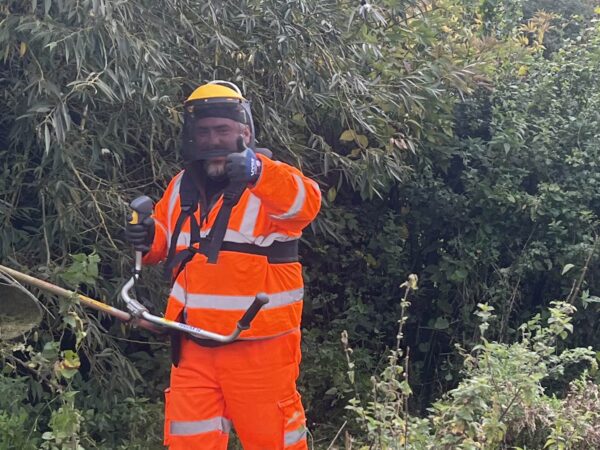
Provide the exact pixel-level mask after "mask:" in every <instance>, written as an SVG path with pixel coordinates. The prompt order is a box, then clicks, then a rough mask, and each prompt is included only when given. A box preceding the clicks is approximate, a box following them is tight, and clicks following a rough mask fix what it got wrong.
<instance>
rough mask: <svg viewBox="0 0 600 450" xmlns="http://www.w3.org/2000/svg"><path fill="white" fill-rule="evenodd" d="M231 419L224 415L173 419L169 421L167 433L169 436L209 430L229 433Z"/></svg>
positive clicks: (187, 434)
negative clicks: (191, 419) (183, 419)
mask: <svg viewBox="0 0 600 450" xmlns="http://www.w3.org/2000/svg"><path fill="white" fill-rule="evenodd" d="M230 430H231V421H230V420H229V419H226V418H225V417H213V418H212V419H207V420H193V421H179V420H177V421H175V420H172V421H171V423H170V428H169V433H170V435H171V436H190V435H193V434H200V433H208V432H210V431H221V432H223V433H229V431H230Z"/></svg>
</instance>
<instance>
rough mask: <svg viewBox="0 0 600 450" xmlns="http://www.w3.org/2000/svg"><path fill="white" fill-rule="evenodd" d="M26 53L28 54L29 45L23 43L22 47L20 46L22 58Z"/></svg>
mask: <svg viewBox="0 0 600 450" xmlns="http://www.w3.org/2000/svg"><path fill="white" fill-rule="evenodd" d="M25 53H27V44H26V43H25V42H21V45H19V56H21V58H22V57H23V56H25Z"/></svg>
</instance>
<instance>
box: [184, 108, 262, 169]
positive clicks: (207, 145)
mask: <svg viewBox="0 0 600 450" xmlns="http://www.w3.org/2000/svg"><path fill="white" fill-rule="evenodd" d="M193 132H194V142H195V143H196V148H197V149H198V151H207V150H229V151H231V152H236V151H237V150H238V149H237V140H238V138H239V137H240V135H241V136H242V137H243V138H244V143H245V144H246V145H248V144H249V142H250V130H249V127H248V126H246V125H243V124H240V123H239V122H236V121H235V120H232V119H227V118H224V117H205V118H202V119H198V120H197V121H196V123H195V124H194V129H193ZM204 168H205V169H206V173H207V174H208V175H209V176H210V177H219V176H222V175H223V174H224V173H225V157H224V156H222V157H218V158H211V159H209V160H207V161H205V162H204Z"/></svg>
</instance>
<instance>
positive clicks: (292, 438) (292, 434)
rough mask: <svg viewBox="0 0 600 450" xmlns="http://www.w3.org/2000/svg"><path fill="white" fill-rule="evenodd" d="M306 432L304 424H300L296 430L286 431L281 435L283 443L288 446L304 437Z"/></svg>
mask: <svg viewBox="0 0 600 450" xmlns="http://www.w3.org/2000/svg"><path fill="white" fill-rule="evenodd" d="M306 432H307V430H306V427H305V426H304V425H302V426H300V428H298V429H297V430H294V431H288V432H287V433H285V434H284V435H283V442H284V445H285V446H286V447H288V446H290V445H294V444H296V443H297V442H300V441H302V440H304V439H306Z"/></svg>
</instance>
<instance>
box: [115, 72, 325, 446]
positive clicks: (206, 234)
mask: <svg viewBox="0 0 600 450" xmlns="http://www.w3.org/2000/svg"><path fill="white" fill-rule="evenodd" d="M183 117H184V123H183V132H182V148H181V152H182V158H183V161H184V170H182V171H181V172H180V173H179V174H178V175H176V176H175V177H174V178H173V179H172V180H171V182H170V183H169V186H168V187H167V190H166V191H165V193H164V195H163V197H162V198H161V199H160V201H159V202H158V203H157V204H156V206H155V208H154V213H153V215H152V217H151V218H149V219H147V220H145V221H144V222H143V223H141V224H135V225H134V224H128V225H127V229H126V233H125V234H126V237H127V239H128V240H129V241H130V242H131V243H133V244H134V246H135V248H136V249H137V250H144V251H145V252H146V253H145V256H144V262H145V263H147V264H155V263H158V262H161V261H162V262H165V265H166V267H167V269H168V270H169V271H170V273H171V274H172V275H173V286H172V289H171V293H170V296H169V300H168V304H167V309H166V314H165V317H166V318H167V319H170V320H175V321H180V322H183V323H186V324H189V325H192V326H194V327H199V328H202V329H204V330H208V331H213V332H216V333H219V334H229V333H230V332H231V331H232V330H233V329H235V326H236V323H237V321H238V320H239V319H240V317H241V316H242V314H243V312H244V311H245V310H246V309H247V308H248V306H249V305H250V304H251V303H252V301H253V300H254V298H255V296H256V294H257V293H260V292H264V293H266V294H267V295H268V296H269V299H270V301H269V303H268V304H267V305H266V306H264V307H263V309H262V310H261V311H260V312H259V313H258V315H257V316H256V318H255V319H254V321H253V322H252V325H251V327H250V329H248V330H246V331H244V332H243V333H242V334H241V335H240V339H238V340H237V341H235V342H233V343H230V344H220V343H216V342H215V341H211V340H205V339H199V338H195V337H193V336H190V335H185V336H182V335H177V336H174V338H173V340H172V343H173V366H172V369H171V383H170V387H169V388H168V389H167V390H166V400H165V402H166V406H165V439H164V443H165V445H167V446H169V448H170V449H173V450H177V449H202V450H209V449H223V450H225V449H226V448H227V442H228V436H229V431H230V429H231V428H232V426H233V428H234V429H235V431H236V434H237V435H238V437H239V439H240V441H241V443H242V445H243V447H244V449H246V450H258V449H261V450H276V449H286V450H297V449H306V448H307V428H306V419H305V416H304V409H303V407H302V403H301V400H300V395H299V394H298V392H297V390H296V379H297V377H298V371H299V363H300V318H301V314H302V298H303V286H304V285H303V280H302V266H301V264H300V262H299V261H298V240H299V238H300V236H301V234H302V230H303V228H305V227H306V226H307V225H308V224H309V223H310V222H311V221H312V220H313V219H314V218H315V216H316V215H317V213H318V211H319V208H320V206H321V195H320V190H319V187H318V185H317V184H316V183H315V182H314V181H312V180H311V179H309V178H307V177H306V176H304V175H303V174H302V173H301V171H300V170H298V169H296V168H294V167H292V166H290V165H288V164H285V163H282V162H279V161H275V160H273V159H272V158H271V153H270V151H268V150H266V149H258V148H256V146H255V141H254V125H253V121H252V115H251V111H250V106H249V102H248V101H247V100H246V99H245V98H244V97H243V96H242V94H241V92H240V90H239V89H238V88H237V87H236V86H235V85H233V84H231V83H227V82H211V83H208V84H205V85H202V86H200V87H198V88H197V89H196V90H195V91H194V92H193V93H192V94H191V95H190V96H189V98H188V99H187V100H186V101H185V103H184V116H183Z"/></svg>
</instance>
